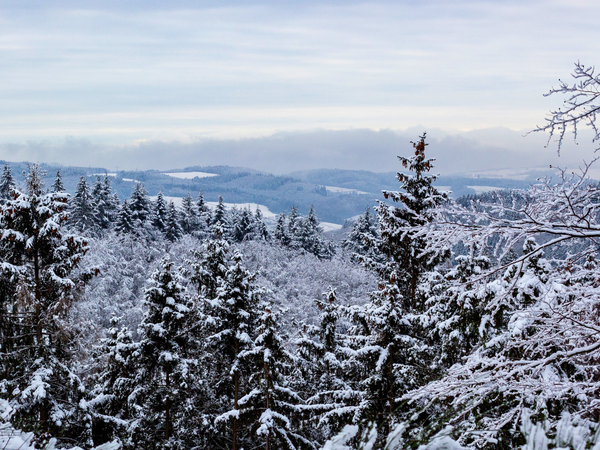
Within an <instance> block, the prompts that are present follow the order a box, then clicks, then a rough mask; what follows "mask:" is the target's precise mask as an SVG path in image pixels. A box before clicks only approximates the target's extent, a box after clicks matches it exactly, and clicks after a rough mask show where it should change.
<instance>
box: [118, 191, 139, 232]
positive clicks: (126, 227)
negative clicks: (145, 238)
mask: <svg viewBox="0 0 600 450" xmlns="http://www.w3.org/2000/svg"><path fill="white" fill-rule="evenodd" d="M135 230H136V228H135V225H134V222H133V216H132V213H131V209H130V208H129V204H128V203H127V200H124V201H123V204H122V205H121V208H120V209H119V214H118V216H117V222H116V223H115V231H116V233H117V234H119V235H127V234H134V232H135Z"/></svg>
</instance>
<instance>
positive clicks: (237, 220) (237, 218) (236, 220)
mask: <svg viewBox="0 0 600 450" xmlns="http://www.w3.org/2000/svg"><path fill="white" fill-rule="evenodd" d="M231 225H232V230H231V234H232V238H233V241H234V242H242V241H243V240H244V239H247V237H249V236H251V234H252V230H253V228H254V217H253V216H252V213H251V212H250V208H243V209H241V210H240V211H237V214H235V215H234V214H232V224H231Z"/></svg>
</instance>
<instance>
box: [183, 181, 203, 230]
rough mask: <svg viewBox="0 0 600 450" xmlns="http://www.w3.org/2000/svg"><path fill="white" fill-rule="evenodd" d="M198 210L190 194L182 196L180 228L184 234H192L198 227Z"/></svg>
mask: <svg viewBox="0 0 600 450" xmlns="http://www.w3.org/2000/svg"><path fill="white" fill-rule="evenodd" d="M198 225H199V222H198V212H197V211H196V205H195V204H194V200H193V199H192V196H191V194H190V193H189V191H188V193H187V195H186V196H185V197H184V198H183V200H182V202H181V229H182V231H183V232H184V233H186V234H193V233H195V232H196V230H197V229H198Z"/></svg>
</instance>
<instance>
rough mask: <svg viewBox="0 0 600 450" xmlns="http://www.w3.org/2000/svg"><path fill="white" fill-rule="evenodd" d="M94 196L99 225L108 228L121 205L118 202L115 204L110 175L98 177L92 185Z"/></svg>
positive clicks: (101, 227)
mask: <svg viewBox="0 0 600 450" xmlns="http://www.w3.org/2000/svg"><path fill="white" fill-rule="evenodd" d="M92 198H93V199H94V203H95V210H96V219H97V223H98V226H99V227H100V229H102V230H107V229H108V228H110V227H111V225H112V223H113V222H114V221H115V219H116V215H117V210H118V206H119V205H118V203H116V204H115V201H114V196H113V192H112V188H111V186H110V180H109V177H108V175H104V179H102V178H101V177H100V176H98V177H97V178H96V182H95V183H94V186H93V187H92Z"/></svg>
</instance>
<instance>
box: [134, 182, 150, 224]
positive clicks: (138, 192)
mask: <svg viewBox="0 0 600 450" xmlns="http://www.w3.org/2000/svg"><path fill="white" fill-rule="evenodd" d="M129 208H130V209H131V218H132V220H133V223H134V224H135V226H136V227H139V228H142V227H143V225H144V224H145V223H146V221H147V220H149V218H150V214H151V210H152V205H151V203H150V198H149V197H148V191H147V190H146V188H145V187H144V185H143V183H135V186H134V188H133V191H132V192H131V196H130V201H129Z"/></svg>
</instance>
